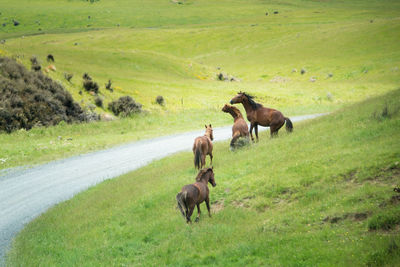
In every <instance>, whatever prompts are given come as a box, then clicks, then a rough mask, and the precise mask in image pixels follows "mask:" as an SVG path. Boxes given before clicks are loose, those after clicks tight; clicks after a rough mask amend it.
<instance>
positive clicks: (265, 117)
mask: <svg viewBox="0 0 400 267" xmlns="http://www.w3.org/2000/svg"><path fill="white" fill-rule="evenodd" d="M284 121H285V116H283V114H282V112H280V111H279V110H276V109H273V108H266V107H262V108H260V109H259V110H258V111H257V123H258V124H260V125H261V126H270V125H271V124H276V123H281V122H284Z"/></svg>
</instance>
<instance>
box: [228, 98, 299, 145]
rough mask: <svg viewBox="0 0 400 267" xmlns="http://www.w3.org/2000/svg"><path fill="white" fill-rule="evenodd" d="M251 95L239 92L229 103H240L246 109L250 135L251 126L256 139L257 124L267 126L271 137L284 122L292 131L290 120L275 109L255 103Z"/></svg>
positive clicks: (251, 133) (276, 133) (251, 134)
mask: <svg viewBox="0 0 400 267" xmlns="http://www.w3.org/2000/svg"><path fill="white" fill-rule="evenodd" d="M253 98H254V97H253V96H251V95H249V94H246V93H245V92H239V93H238V94H237V95H236V96H235V97H234V98H232V99H231V101H230V103H231V104H236V103H242V104H243V107H244V109H245V110H246V115H247V119H248V120H249V121H250V136H251V140H252V141H253V142H254V138H253V128H254V132H255V134H256V138H257V141H258V125H261V126H264V127H266V126H269V129H270V132H271V137H274V136H277V135H278V131H279V129H280V128H281V127H282V126H283V124H285V122H286V131H287V132H292V131H293V124H292V121H291V120H290V119H289V118H287V117H285V116H283V114H282V113H281V112H280V111H279V110H276V109H272V108H266V107H264V106H263V105H261V104H259V103H256V102H255V101H254V100H253Z"/></svg>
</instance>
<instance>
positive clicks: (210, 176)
mask: <svg viewBox="0 0 400 267" xmlns="http://www.w3.org/2000/svg"><path fill="white" fill-rule="evenodd" d="M207 173H210V174H209V177H208V182H209V183H210V184H211V185H212V186H213V187H215V186H216V185H217V184H216V183H215V178H214V170H213V167H211V168H208V170H207Z"/></svg>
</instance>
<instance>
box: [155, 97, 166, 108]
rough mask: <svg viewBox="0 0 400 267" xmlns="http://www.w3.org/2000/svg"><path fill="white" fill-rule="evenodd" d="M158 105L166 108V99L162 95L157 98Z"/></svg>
mask: <svg viewBox="0 0 400 267" xmlns="http://www.w3.org/2000/svg"><path fill="white" fill-rule="evenodd" d="M156 103H157V104H159V105H161V106H164V104H165V100H164V97H163V96H162V95H159V96H157V97H156Z"/></svg>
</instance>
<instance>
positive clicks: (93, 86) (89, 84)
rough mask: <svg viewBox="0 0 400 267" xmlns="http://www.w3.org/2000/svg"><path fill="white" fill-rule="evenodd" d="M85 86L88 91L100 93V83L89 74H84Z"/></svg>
mask: <svg viewBox="0 0 400 267" xmlns="http://www.w3.org/2000/svg"><path fill="white" fill-rule="evenodd" d="M82 78H83V88H85V90H86V91H88V92H94V93H95V94H97V93H99V85H98V84H97V83H96V82H95V81H93V79H92V77H90V76H89V74H87V73H85V74H83V77H82Z"/></svg>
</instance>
